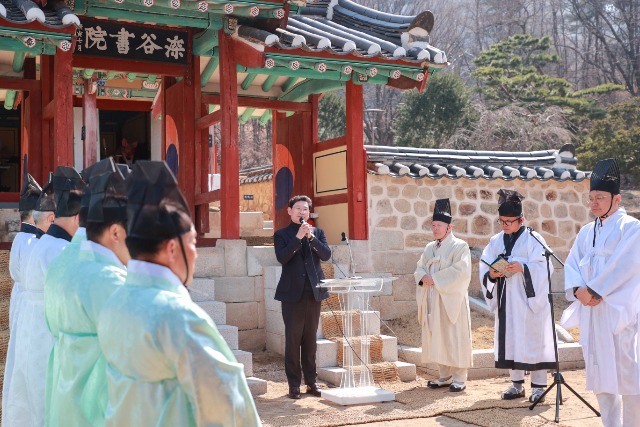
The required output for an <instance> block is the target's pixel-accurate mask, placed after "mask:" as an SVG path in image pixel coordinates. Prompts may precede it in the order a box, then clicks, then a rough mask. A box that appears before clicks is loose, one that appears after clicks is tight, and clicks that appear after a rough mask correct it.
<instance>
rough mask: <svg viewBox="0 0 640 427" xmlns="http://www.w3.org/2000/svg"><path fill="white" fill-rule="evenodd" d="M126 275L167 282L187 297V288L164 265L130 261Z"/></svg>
mask: <svg viewBox="0 0 640 427" xmlns="http://www.w3.org/2000/svg"><path fill="white" fill-rule="evenodd" d="M127 274H128V275H135V274H140V275H144V276H150V277H155V278H157V279H161V280H164V281H167V282H169V283H170V284H171V285H173V286H174V287H175V288H176V289H175V290H176V292H178V293H180V294H182V293H184V294H186V295H189V292H188V291H187V288H185V286H184V285H183V284H182V280H180V279H179V278H178V276H176V274H175V273H174V272H173V271H171V270H170V269H169V268H167V267H165V266H164V265H160V264H155V263H153V262H147V261H140V260H135V259H132V260H129V262H128V263H127Z"/></svg>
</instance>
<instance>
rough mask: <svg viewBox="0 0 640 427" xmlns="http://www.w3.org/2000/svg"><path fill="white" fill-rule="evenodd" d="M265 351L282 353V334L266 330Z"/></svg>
mask: <svg viewBox="0 0 640 427" xmlns="http://www.w3.org/2000/svg"><path fill="white" fill-rule="evenodd" d="M267 351H272V352H274V353H276V354H279V355H284V335H280V334H273V333H271V332H269V331H267Z"/></svg>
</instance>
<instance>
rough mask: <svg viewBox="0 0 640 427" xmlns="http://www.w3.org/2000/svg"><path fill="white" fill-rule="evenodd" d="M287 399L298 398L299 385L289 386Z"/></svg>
mask: <svg viewBox="0 0 640 427" xmlns="http://www.w3.org/2000/svg"><path fill="white" fill-rule="evenodd" d="M288 396H289V399H300V397H302V396H300V387H291V388H289V394H288Z"/></svg>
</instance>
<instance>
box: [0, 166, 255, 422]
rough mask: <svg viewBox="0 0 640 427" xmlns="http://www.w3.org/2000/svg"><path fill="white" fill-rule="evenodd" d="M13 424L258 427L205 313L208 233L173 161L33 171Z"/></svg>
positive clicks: (13, 324)
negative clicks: (202, 294)
mask: <svg viewBox="0 0 640 427" xmlns="http://www.w3.org/2000/svg"><path fill="white" fill-rule="evenodd" d="M19 210H20V217H21V221H22V226H21V229H20V232H19V233H18V234H17V236H16V238H15V240H14V242H13V245H12V248H11V253H10V273H11V276H12V278H13V280H14V282H15V284H14V287H13V291H12V294H11V301H10V342H9V347H8V352H7V359H6V366H5V373H4V383H3V390H2V425H3V426H11V427H41V426H60V427H74V426H114V427H115V426H117V427H123V426H139V427H144V426H181V427H182V426H214V425H216V426H259V425H261V422H260V418H259V417H258V414H257V411H256V407H255V403H254V401H253V398H252V396H251V393H250V391H249V387H248V385H247V380H246V377H245V376H244V368H243V366H242V364H240V363H238V362H237V361H236V359H235V357H234V355H233V353H232V352H231V350H230V349H229V347H228V345H227V344H226V343H225V341H224V339H223V338H222V336H221V335H220V333H219V332H218V330H217V328H216V326H215V324H214V322H213V321H212V320H211V318H210V317H209V316H208V315H207V314H206V313H205V312H204V311H203V310H202V309H201V308H199V306H198V305H196V304H195V303H194V302H192V300H191V298H190V296H189V293H188V291H187V288H186V286H187V285H188V284H189V283H190V282H191V281H192V280H193V273H194V268H195V260H196V257H197V253H196V246H195V243H196V233H195V230H194V226H193V222H192V219H191V216H190V213H189V208H188V205H187V203H186V201H185V199H184V197H183V195H182V194H181V192H180V190H179V188H178V185H177V182H176V179H175V177H174V176H173V174H172V172H171V171H170V169H169V168H168V166H167V165H166V163H164V162H157V161H139V162H136V163H135V164H134V165H133V169H129V167H128V166H127V165H116V164H115V163H114V162H113V159H111V158H107V159H104V160H102V161H100V162H97V163H95V164H94V165H92V166H90V167H88V168H87V169H85V170H84V171H82V173H81V174H79V173H78V172H77V171H76V170H75V169H73V168H71V167H63V166H59V167H58V168H57V169H56V171H55V173H54V174H53V175H52V176H51V177H50V179H49V181H48V182H47V183H46V185H45V186H44V188H40V186H39V185H38V183H37V182H36V181H35V180H34V179H33V177H31V176H30V175H29V174H28V173H27V171H26V165H25V175H24V178H23V189H22V192H21V195H20V202H19Z"/></svg>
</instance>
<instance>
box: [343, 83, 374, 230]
mask: <svg viewBox="0 0 640 427" xmlns="http://www.w3.org/2000/svg"><path fill="white" fill-rule="evenodd" d="M363 107H364V99H363V88H362V85H357V84H354V83H353V82H348V83H347V108H346V110H347V135H346V140H347V187H348V190H347V192H348V198H349V238H350V239H351V240H368V239H369V224H368V223H369V219H368V216H367V215H368V212H367V168H366V161H367V153H366V152H365V149H364V126H363V123H364V111H363Z"/></svg>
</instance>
